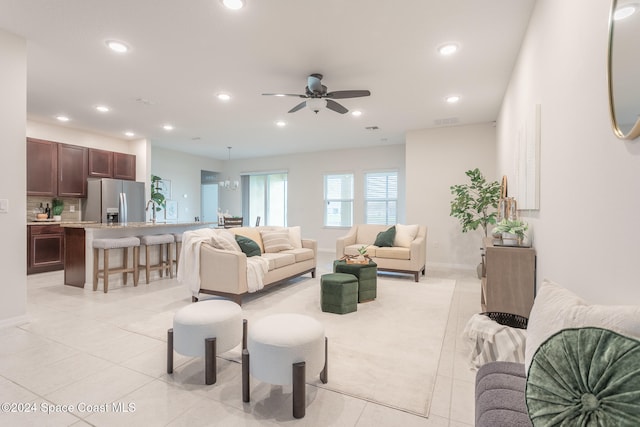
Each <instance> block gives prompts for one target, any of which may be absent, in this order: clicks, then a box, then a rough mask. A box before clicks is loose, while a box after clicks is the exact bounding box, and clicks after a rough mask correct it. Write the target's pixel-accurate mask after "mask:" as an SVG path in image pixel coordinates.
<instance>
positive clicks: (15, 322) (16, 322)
mask: <svg viewBox="0 0 640 427" xmlns="http://www.w3.org/2000/svg"><path fill="white" fill-rule="evenodd" d="M25 323H29V316H28V315H26V314H23V315H22V316H16V317H10V318H8V319H4V320H0V329H4V328H10V327H12V326H20V325H24V324H25Z"/></svg>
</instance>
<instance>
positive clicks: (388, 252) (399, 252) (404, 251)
mask: <svg viewBox="0 0 640 427" xmlns="http://www.w3.org/2000/svg"><path fill="white" fill-rule="evenodd" d="M375 256H376V257H377V258H391V259H411V250H409V248H399V247H393V248H376V255H375Z"/></svg>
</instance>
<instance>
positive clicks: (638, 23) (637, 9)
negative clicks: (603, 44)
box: [607, 0, 640, 139]
mask: <svg viewBox="0 0 640 427" xmlns="http://www.w3.org/2000/svg"><path fill="white" fill-rule="evenodd" d="M638 52H640V0H613V1H612V2H611V13H610V15H609V60H608V73H607V77H608V80H609V110H610V112H611V124H612V126H613V132H614V133H615V134H616V136H617V137H618V138H620V139H634V138H636V137H638V136H640V82H639V81H638V76H640V58H639V57H638Z"/></svg>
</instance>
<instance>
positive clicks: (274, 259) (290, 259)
mask: <svg viewBox="0 0 640 427" xmlns="http://www.w3.org/2000/svg"><path fill="white" fill-rule="evenodd" d="M262 258H264V259H266V260H267V261H269V271H271V270H275V269H276V268H280V267H284V266H287V265H291V264H295V262H296V257H295V255H294V254H288V253H285V252H278V253H266V254H262Z"/></svg>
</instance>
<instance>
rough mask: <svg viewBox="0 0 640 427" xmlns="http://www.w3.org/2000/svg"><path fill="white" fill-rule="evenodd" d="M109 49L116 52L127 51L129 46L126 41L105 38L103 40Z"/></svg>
mask: <svg viewBox="0 0 640 427" xmlns="http://www.w3.org/2000/svg"><path fill="white" fill-rule="evenodd" d="M105 43H106V44H107V46H108V47H109V49H111V50H112V51H114V52H117V53H127V52H128V51H129V46H127V44H126V43H124V42H121V41H118V40H107V41H106V42H105Z"/></svg>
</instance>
